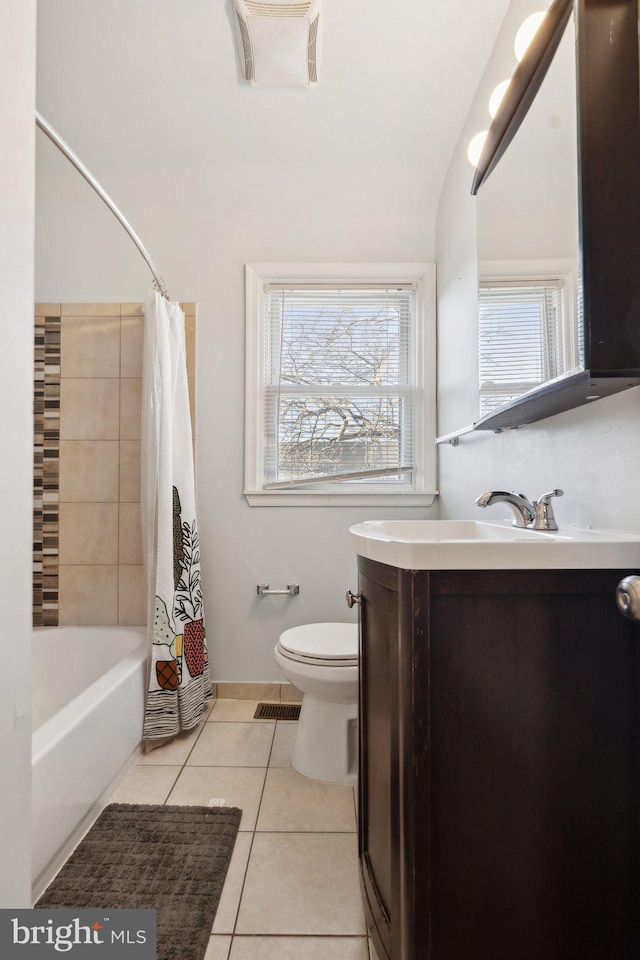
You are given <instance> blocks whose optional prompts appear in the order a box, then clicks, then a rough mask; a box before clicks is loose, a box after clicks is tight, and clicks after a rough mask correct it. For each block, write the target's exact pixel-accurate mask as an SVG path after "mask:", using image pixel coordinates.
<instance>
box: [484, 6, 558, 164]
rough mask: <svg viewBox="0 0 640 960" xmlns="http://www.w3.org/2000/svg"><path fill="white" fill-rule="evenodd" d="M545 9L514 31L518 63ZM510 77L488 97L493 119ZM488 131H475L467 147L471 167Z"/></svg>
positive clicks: (542, 18)
mask: <svg viewBox="0 0 640 960" xmlns="http://www.w3.org/2000/svg"><path fill="white" fill-rule="evenodd" d="M546 15H547V13H546V10H539V11H538V12H537V13H532V14H531V15H530V16H529V17H527V19H526V20H525V21H524V22H523V23H522V24H521V25H520V28H519V30H518V32H517V33H516V38H515V41H514V44H513V48H514V51H515V55H516V59H517V61H518V63H520V61H521V60H522V58H523V57H524V55H525V53H526V52H527V49H528V47H529V45H530V43H531V41H532V40H533V38H534V37H535V35H536V33H537V32H538V30H539V28H540V25H541V23H542V21H543V20H544V18H545V17H546ZM510 83H511V79H509V80H503V81H502V82H501V83H499V84H498V86H497V87H496V88H495V89H494V91H493V93H492V94H491V96H490V97H489V115H490V116H491V119H492V120H493V119H494V117H495V116H496V114H497V113H498V110H499V109H500V104H501V103H502V101H503V99H504V96H505V94H506V92H507V90H508V88H509V84H510ZM487 135H488V131H486V130H483V131H482V133H477V134H476V135H475V137H473V139H472V140H471V143H470V144H469V146H468V148H467V158H468V160H469V163H470V164H471V166H472V167H477V166H478V164H479V162H480V157H481V156H482V148H483V147H484V144H485V140H486V139H487Z"/></svg>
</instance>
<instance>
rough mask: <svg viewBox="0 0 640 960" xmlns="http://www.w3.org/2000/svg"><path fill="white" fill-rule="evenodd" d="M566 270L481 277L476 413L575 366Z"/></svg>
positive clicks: (570, 278)
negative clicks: (539, 274)
mask: <svg viewBox="0 0 640 960" xmlns="http://www.w3.org/2000/svg"><path fill="white" fill-rule="evenodd" d="M574 289H575V284H574V280H573V274H572V273H566V274H564V275H556V276H531V275H526V276H519V277H518V276H509V277H505V276H503V277H493V278H491V279H488V278H486V277H481V278H480V281H479V296H478V313H479V375H480V415H481V416H485V415H486V414H489V413H491V412H492V411H493V410H494V409H496V408H497V407H499V406H501V405H502V404H503V403H508V402H509V401H510V400H514V399H515V398H516V397H520V396H522V394H524V393H527V392H528V391H529V390H534V389H536V388H537V387H539V386H541V385H542V384H543V383H546V382H547V381H549V380H553V379H555V378H557V377H561V376H565V375H566V374H567V373H569V372H570V371H571V370H572V369H574V368H575V367H576V365H577V358H576V344H575V334H574V331H575V324H574V323H573V316H574V308H573V291H574Z"/></svg>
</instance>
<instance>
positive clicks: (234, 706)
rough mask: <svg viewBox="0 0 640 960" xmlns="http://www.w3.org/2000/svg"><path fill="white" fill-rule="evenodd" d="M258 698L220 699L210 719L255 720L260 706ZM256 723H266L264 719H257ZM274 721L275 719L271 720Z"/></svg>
mask: <svg viewBox="0 0 640 960" xmlns="http://www.w3.org/2000/svg"><path fill="white" fill-rule="evenodd" d="M258 702H259V701H258V700H218V702H217V703H216V706H215V709H214V710H212V711H211V713H210V715H209V720H210V721H213V720H217V721H220V720H227V721H229V720H236V721H249V720H255V717H254V716H253V715H254V713H255V712H256V707H257V706H258ZM255 722H256V723H265V721H264V720H255ZM271 722H272V723H273V720H272V721H271Z"/></svg>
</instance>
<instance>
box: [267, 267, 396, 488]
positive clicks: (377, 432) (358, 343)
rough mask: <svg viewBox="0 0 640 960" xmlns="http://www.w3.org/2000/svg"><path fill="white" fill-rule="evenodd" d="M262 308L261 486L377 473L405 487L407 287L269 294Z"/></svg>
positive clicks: (295, 288)
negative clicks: (263, 338)
mask: <svg viewBox="0 0 640 960" xmlns="http://www.w3.org/2000/svg"><path fill="white" fill-rule="evenodd" d="M264 305H265V317H264V326H263V330H264V337H265V343H264V351H263V356H264V362H265V370H264V397H263V399H264V412H263V416H264V425H265V438H264V444H265V448H264V476H265V481H266V486H268V485H269V483H270V482H271V483H282V482H284V481H295V480H305V479H312V478H320V479H322V480H326V481H330V480H331V478H332V477H338V476H343V475H344V474H347V475H350V474H362V473H366V472H368V471H383V470H386V471H390V472H389V474H388V475H387V476H385V477H378V478H376V479H375V481H374V480H372V481H371V482H375V483H377V484H380V483H382V484H385V483H387V484H394V485H398V484H399V483H401V484H411V482H412V478H411V474H410V473H409V472H405V473H402V468H405V469H406V468H410V467H413V465H414V464H413V457H414V429H413V419H414V396H413V391H414V377H413V374H412V371H413V369H414V356H413V351H414V342H415V337H414V315H415V293H414V291H413V289H412V287H411V285H410V284H404V285H401V284H399V285H393V286H381V285H375V284H371V285H369V284H367V285H360V284H359V285H348V284H347V285H341V286H340V287H335V286H328V285H324V284H305V285H287V286H285V285H278V284H268V285H267V286H266V287H265V297H264ZM393 471H396V472H395V473H393ZM354 479H356V478H355V477H354ZM347 482H348V481H347ZM358 482H360V483H362V482H366V480H364V481H363V479H362V478H361V477H360V478H358Z"/></svg>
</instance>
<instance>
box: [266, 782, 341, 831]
mask: <svg viewBox="0 0 640 960" xmlns="http://www.w3.org/2000/svg"><path fill="white" fill-rule="evenodd" d="M355 829H356V817H355V811H354V809H353V789H352V787H351V786H346V785H343V784H340V783H323V782H322V781H320V780H310V779H309V777H303V776H302V775H301V774H299V773H297V772H296V771H295V770H294V769H293V768H292V767H289V768H288V769H286V768H277V767H275V768H271V769H270V770H269V772H268V774H267V780H266V783H265V787H264V795H263V797H262V803H261V805H260V817H259V820H258V830H282V831H284V832H287V831H289V832H293V831H307V832H312V831H314V830H326V831H332V832H334V833H340V832H346V833H348V832H352V831H355Z"/></svg>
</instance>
